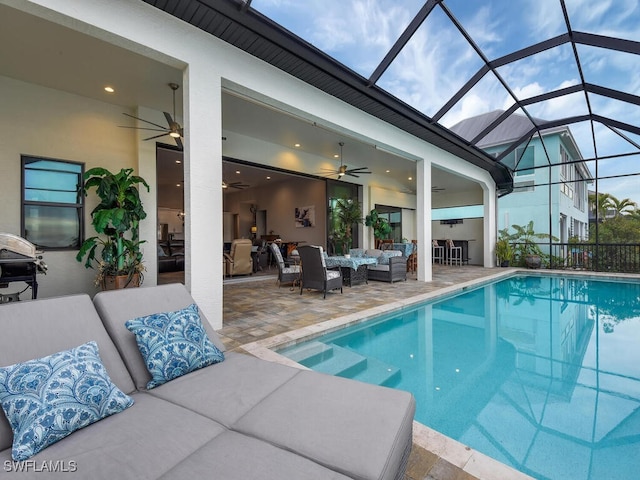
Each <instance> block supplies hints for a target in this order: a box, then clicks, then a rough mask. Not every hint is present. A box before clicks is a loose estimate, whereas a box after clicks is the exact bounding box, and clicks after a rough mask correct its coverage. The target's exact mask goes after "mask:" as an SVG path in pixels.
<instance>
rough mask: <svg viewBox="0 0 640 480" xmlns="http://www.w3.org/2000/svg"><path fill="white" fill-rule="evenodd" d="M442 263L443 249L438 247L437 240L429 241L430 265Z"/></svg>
mask: <svg viewBox="0 0 640 480" xmlns="http://www.w3.org/2000/svg"><path fill="white" fill-rule="evenodd" d="M436 260H438V263H444V247H443V246H442V245H438V240H431V263H436Z"/></svg>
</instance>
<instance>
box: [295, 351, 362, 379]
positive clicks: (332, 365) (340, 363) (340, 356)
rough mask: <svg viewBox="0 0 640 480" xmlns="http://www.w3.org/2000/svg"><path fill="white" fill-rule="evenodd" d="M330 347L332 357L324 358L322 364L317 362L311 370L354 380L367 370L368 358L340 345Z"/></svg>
mask: <svg viewBox="0 0 640 480" xmlns="http://www.w3.org/2000/svg"><path fill="white" fill-rule="evenodd" d="M329 346H330V347H331V355H330V356H326V357H324V358H323V359H322V361H321V362H317V363H316V364H315V365H313V366H312V367H310V368H312V369H313V370H316V371H317V372H323V373H328V374H329V375H336V376H338V377H347V378H352V377H353V376H354V375H356V374H357V373H359V372H361V371H363V370H365V369H366V368H367V358H366V357H363V356H362V355H360V354H359V353H356V352H354V351H353V350H349V349H347V348H343V347H340V346H338V345H334V344H330V345H329ZM304 364H306V362H304V363H303V365H304Z"/></svg>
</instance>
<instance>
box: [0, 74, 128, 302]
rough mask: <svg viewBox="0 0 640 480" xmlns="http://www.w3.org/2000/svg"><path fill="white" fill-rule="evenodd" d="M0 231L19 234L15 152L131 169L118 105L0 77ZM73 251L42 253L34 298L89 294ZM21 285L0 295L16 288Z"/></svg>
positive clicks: (89, 278) (91, 200)
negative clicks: (42, 269)
mask: <svg viewBox="0 0 640 480" xmlns="http://www.w3.org/2000/svg"><path fill="white" fill-rule="evenodd" d="M0 105H2V115H0V131H2V138H3V139H4V141H3V142H2V148H0V165H1V166H2V175H0V204H1V205H2V210H1V211H0V232H6V233H13V234H15V235H20V234H21V232H20V210H21V208H20V201H21V192H20V189H21V184H20V178H21V177H20V175H21V173H20V155H21V154H25V155H32V156H36V157H47V158H53V159H59V160H69V161H74V162H82V163H84V164H85V170H88V169H89V168H92V167H98V166H100V167H107V168H109V169H110V170H111V171H118V170H120V168H129V167H131V168H136V165H137V160H136V155H135V137H134V135H133V134H132V133H131V130H127V129H124V128H118V126H117V125H118V124H120V123H122V112H123V109H122V108H119V107H116V106H114V105H110V104H106V103H102V102H98V101H95V100H91V99H88V98H85V97H80V96H77V95H72V94H69V93H64V92H60V91H58V90H52V89H49V88H43V87H40V86H37V85H33V84H30V83H24V82H21V81H17V80H14V79H11V78H7V77H2V76H0ZM96 204H97V197H96V196H95V195H90V196H89V197H87V199H86V208H85V222H86V223H87V228H86V231H87V235H91V234H92V229H91V226H90V223H89V222H90V213H91V210H92V209H93V208H94V207H95V206H96ZM76 253H77V251H57V252H55V251H52V252H46V253H45V254H44V259H45V262H46V263H47V265H48V266H49V272H48V273H47V275H39V276H38V284H39V297H52V296H56V295H63V294H69V293H83V292H84V293H89V294H93V293H95V292H96V291H97V290H96V288H95V287H94V285H93V280H94V277H95V271H94V270H87V269H85V268H84V266H83V265H82V264H81V263H79V262H77V261H76V260H75V255H76ZM23 287H24V285H23V284H21V283H16V284H15V285H10V287H9V288H7V289H6V290H4V289H3V290H2V293H8V292H10V291H17V290H18V289H20V290H21V289H22V288H23Z"/></svg>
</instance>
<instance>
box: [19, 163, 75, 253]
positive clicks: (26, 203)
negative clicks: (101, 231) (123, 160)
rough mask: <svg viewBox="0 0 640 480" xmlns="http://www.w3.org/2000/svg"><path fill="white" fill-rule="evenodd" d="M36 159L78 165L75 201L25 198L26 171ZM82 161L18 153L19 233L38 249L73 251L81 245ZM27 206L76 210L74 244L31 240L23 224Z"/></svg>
mask: <svg viewBox="0 0 640 480" xmlns="http://www.w3.org/2000/svg"><path fill="white" fill-rule="evenodd" d="M38 161H46V162H56V163H61V164H68V165H74V166H79V167H80V172H79V173H78V174H77V175H78V182H79V183H78V193H77V195H76V200H77V201H76V203H67V202H50V201H36V200H27V199H26V195H25V193H26V190H27V188H28V187H27V185H26V175H25V173H26V171H27V170H28V165H29V164H31V163H35V162H38ZM84 171H85V169H84V163H83V162H76V161H72V160H63V159H59V158H48V157H42V156H38V155H26V154H22V155H20V175H21V181H20V235H21V236H22V237H23V238H25V239H26V240H28V241H30V242H31V243H33V244H34V245H35V246H36V247H37V248H38V249H39V250H43V251H74V250H79V249H80V246H81V245H82V243H83V242H84V239H85V233H84V230H85V220H84V214H85V202H84V195H83V194H82V192H81V191H80V187H81V186H82V184H83V181H84ZM66 173H72V172H66ZM29 206H42V207H58V208H60V207H62V208H70V209H71V208H73V209H75V210H76V212H77V216H78V237H77V238H78V240H77V242H76V245H70V246H66V247H52V246H47V245H40V244H38V243H35V242H33V240H31V239H29V237H28V235H27V231H26V225H25V220H26V217H25V212H26V208H27V207H29Z"/></svg>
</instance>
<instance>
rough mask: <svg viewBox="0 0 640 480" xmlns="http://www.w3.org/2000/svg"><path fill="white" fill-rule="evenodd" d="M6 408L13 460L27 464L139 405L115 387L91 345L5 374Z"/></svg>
mask: <svg viewBox="0 0 640 480" xmlns="http://www.w3.org/2000/svg"><path fill="white" fill-rule="evenodd" d="M0 404H2V409H3V410H4V413H5V415H6V416H7V420H9V423H10V424H11V429H12V430H13V448H12V450H11V456H12V457H13V459H14V460H16V461H22V460H27V459H28V458H30V457H31V456H33V455H35V454H36V453H38V452H39V451H41V450H43V449H45V448H46V447H48V446H49V445H51V444H53V443H55V442H57V441H59V440H62V439H63V438H64V437H66V436H67V435H70V434H71V433H73V432H74V431H76V430H79V429H81V428H83V427H86V426H87V425H90V424H92V423H94V422H97V421H98V420H100V419H102V418H105V417H108V416H109V415H113V414H114V413H118V412H121V411H123V410H125V409H126V408H128V407H130V406H131V405H133V399H132V398H131V397H129V396H128V395H125V394H124V393H122V391H121V390H120V389H119V388H118V387H117V386H116V385H114V384H113V383H112V382H111V379H110V378H109V375H108V374H107V371H106V370H105V368H104V366H103V365H102V361H101V360H100V356H99V354H98V345H97V343H96V342H89V343H85V344H84V345H80V346H79V347H75V348H72V349H71V350H66V351H63V352H58V353H54V354H53V355H49V356H48V357H43V358H38V359H36V360H29V361H28V362H24V363H17V364H15V365H10V366H8V367H2V368H0Z"/></svg>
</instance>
